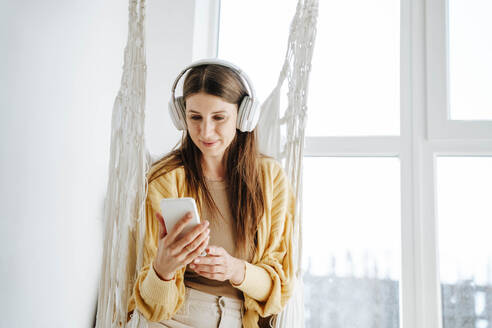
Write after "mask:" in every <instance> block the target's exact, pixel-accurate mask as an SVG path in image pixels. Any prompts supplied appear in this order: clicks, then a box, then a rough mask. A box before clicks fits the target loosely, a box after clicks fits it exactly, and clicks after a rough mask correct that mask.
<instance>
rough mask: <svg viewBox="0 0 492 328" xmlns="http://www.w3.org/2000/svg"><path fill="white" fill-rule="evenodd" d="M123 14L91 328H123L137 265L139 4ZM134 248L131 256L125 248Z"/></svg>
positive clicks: (142, 185) (141, 221)
mask: <svg viewBox="0 0 492 328" xmlns="http://www.w3.org/2000/svg"><path fill="white" fill-rule="evenodd" d="M128 11H129V20H128V40H127V45H126V47H125V54H124V65H123V75H122V79H121V87H120V90H119V92H118V95H117V97H116V99H115V102H114V106H113V114H112V121H111V148H110V158H109V177H108V186H107V191H106V198H105V205H104V222H105V230H104V241H105V244H104V253H103V261H102V270H101V272H102V274H101V280H100V283H99V294H98V303H97V315H96V327H101V328H102V327H104V328H107V327H125V326H126V320H127V306H128V299H129V296H130V295H129V291H131V286H132V285H133V283H134V281H135V279H136V277H135V273H136V272H137V271H136V270H137V269H138V268H139V267H140V266H141V265H142V262H143V255H142V252H141V249H142V246H143V235H142V234H143V233H144V232H145V211H144V204H145V198H146V193H147V190H146V189H147V182H146V173H147V171H148V168H149V165H148V162H147V157H148V153H147V151H146V148H145V139H144V121H145V120H144V119H145V116H144V114H145V82H146V72H147V68H146V63H145V38H144V35H145V34H144V20H145V0H130V1H129V6H128ZM137 224H138V225H140V228H139V229H138V231H140V232H141V235H139V236H135V231H136V225H137ZM142 231H143V233H142ZM135 242H136V244H137V245H136V252H135V250H134V249H133V250H132V248H131V247H130V246H131V245H135ZM135 256H136V258H135ZM129 259H131V260H129ZM134 317H135V316H134ZM135 327H141V328H143V327H146V326H144V325H140V324H139V325H137V326H135Z"/></svg>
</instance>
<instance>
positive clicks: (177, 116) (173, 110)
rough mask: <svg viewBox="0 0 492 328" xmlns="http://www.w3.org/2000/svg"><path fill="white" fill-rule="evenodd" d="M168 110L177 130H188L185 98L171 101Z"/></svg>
mask: <svg viewBox="0 0 492 328" xmlns="http://www.w3.org/2000/svg"><path fill="white" fill-rule="evenodd" d="M168 109H169V115H170V116H171V120H172V121H173V123H174V126H175V127H176V129H178V130H181V131H183V130H186V119H185V102H184V100H183V97H177V98H176V99H175V100H174V101H173V99H171V100H169V104H168Z"/></svg>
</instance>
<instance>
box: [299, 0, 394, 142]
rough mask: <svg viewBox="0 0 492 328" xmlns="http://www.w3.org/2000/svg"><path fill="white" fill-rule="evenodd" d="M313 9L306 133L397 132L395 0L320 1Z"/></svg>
mask: <svg viewBox="0 0 492 328" xmlns="http://www.w3.org/2000/svg"><path fill="white" fill-rule="evenodd" d="M319 10H320V11H319V19H318V32H317V38H316V45H315V49H314V53H313V65H312V71H311V76H310V81H309V88H310V90H309V97H308V111H309V112H308V114H309V116H308V123H307V131H306V133H307V135H310V136H344V135H345V136H348V135H354V136H355V135H356V136H359V135H399V133H400V122H399V119H400V3H399V1H395V0H373V1H367V0H344V1H320V4H319Z"/></svg>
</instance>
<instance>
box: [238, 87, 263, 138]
mask: <svg viewBox="0 0 492 328" xmlns="http://www.w3.org/2000/svg"><path fill="white" fill-rule="evenodd" d="M259 114H260V108H259V106H258V101H257V100H256V99H253V98H250V97H249V96H245V97H244V98H243V100H242V101H241V105H240V106H239V111H238V120H237V128H238V129H239V130H240V131H242V132H251V131H253V130H254V129H255V127H256V125H257V124H258V119H259V117H260V115H259Z"/></svg>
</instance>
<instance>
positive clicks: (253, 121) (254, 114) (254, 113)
mask: <svg viewBox="0 0 492 328" xmlns="http://www.w3.org/2000/svg"><path fill="white" fill-rule="evenodd" d="M249 106H250V110H249V118H248V123H249V125H248V131H253V130H254V129H255V127H256V125H257V124H258V121H259V120H260V110H261V108H260V103H259V101H258V100H257V99H250V105H249Z"/></svg>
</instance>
